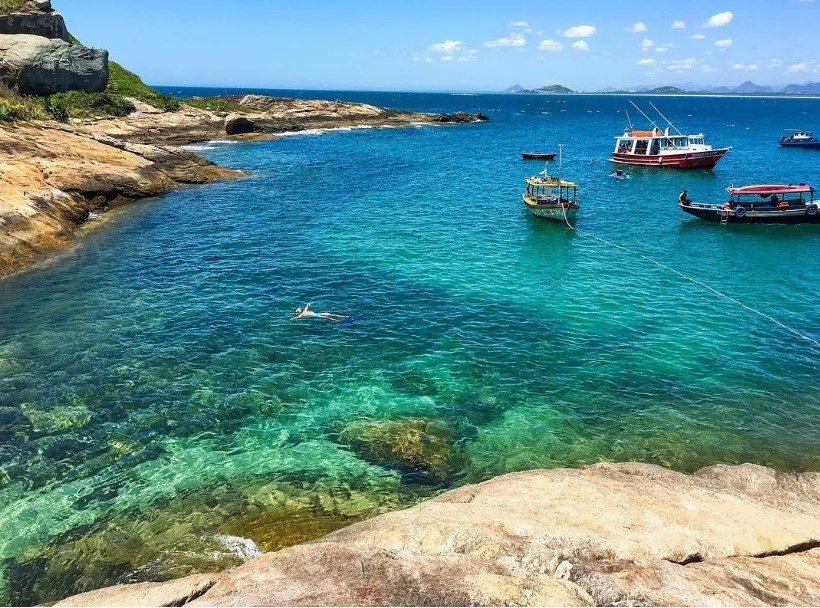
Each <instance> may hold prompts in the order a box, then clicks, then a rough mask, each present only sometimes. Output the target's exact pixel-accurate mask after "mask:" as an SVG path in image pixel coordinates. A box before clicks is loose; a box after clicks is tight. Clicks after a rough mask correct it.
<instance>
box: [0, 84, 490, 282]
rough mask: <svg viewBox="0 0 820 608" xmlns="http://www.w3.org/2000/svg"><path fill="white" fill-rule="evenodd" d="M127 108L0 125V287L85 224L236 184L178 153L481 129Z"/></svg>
mask: <svg viewBox="0 0 820 608" xmlns="http://www.w3.org/2000/svg"><path fill="white" fill-rule="evenodd" d="M132 101H133V103H134V105H135V106H136V107H137V111H136V112H134V113H133V114H131V115H130V116H127V117H123V118H111V119H87V120H72V121H71V123H70V124H61V123H58V122H54V121H25V122H17V123H0V277H2V276H4V275H8V274H10V273H12V272H15V271H18V270H21V269H24V268H27V267H29V266H30V265H31V264H33V263H35V262H36V261H37V260H39V259H41V258H42V257H43V255H44V254H46V253H48V252H52V251H55V250H58V249H60V248H62V247H64V246H66V245H67V244H68V243H70V242H72V241H73V240H74V239H75V238H76V237H77V235H78V228H79V227H80V226H82V225H83V224H84V223H85V222H86V221H87V220H88V219H89V217H93V216H92V215H91V214H94V213H100V212H102V211H105V210H106V209H108V208H110V207H112V206H114V205H118V204H122V203H124V202H128V201H134V200H138V199H142V198H146V197H151V196H157V195H160V194H162V193H163V192H165V191H167V190H169V189H171V188H175V187H178V186H180V185H185V184H204V183H208V182H212V181H215V180H221V179H231V178H236V177H241V176H242V175H244V173H243V172H242V171H239V170H233V169H228V168H224V167H219V166H216V165H215V164H214V163H212V162H210V161H208V160H206V159H204V158H202V157H200V156H198V155H196V154H194V153H192V152H190V151H186V150H183V149H181V148H180V147H179V146H183V145H186V144H192V143H196V142H201V141H207V140H212V139H225V138H229V139H236V140H259V139H273V138H276V137H277V134H278V133H282V132H285V131H300V130H305V129H318V128H338V127H346V126H360V125H366V126H374V127H375V126H400V125H407V124H410V123H415V122H425V123H434V122H475V121H482V120H486V117H485V116H483V115H470V114H464V113H457V114H453V115H432V114H422V113H417V112H405V111H400V110H386V109H383V108H377V107H375V106H371V105H367V104H355V103H343V102H330V101H322V100H297V99H280V98H270V97H263V96H245V97H243V98H242V99H240V100H239V101H240V102H242V107H243V109H246V111H243V112H225V111H209V110H204V109H199V108H196V107H192V106H189V105H183V106H182V107H181V108H180V109H179V110H177V111H174V112H163V111H160V110H157V109H155V108H153V107H151V106H149V105H147V104H145V103H141V102H139V101H138V100H132ZM225 101H228V100H226V99H225V98H219V99H214V104H215V105H217V104H219V103H220V102H222V103H224V102H225ZM237 125H239V128H236V127H237ZM229 133H231V134H230V135H229Z"/></svg>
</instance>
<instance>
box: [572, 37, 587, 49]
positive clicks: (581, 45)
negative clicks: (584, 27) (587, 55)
mask: <svg viewBox="0 0 820 608" xmlns="http://www.w3.org/2000/svg"><path fill="white" fill-rule="evenodd" d="M572 48H574V49H575V50H576V51H588V50H589V45H588V44H587V43H586V40H579V41H577V42H573V43H572Z"/></svg>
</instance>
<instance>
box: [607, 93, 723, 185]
mask: <svg viewBox="0 0 820 608" xmlns="http://www.w3.org/2000/svg"><path fill="white" fill-rule="evenodd" d="M632 105H633V106H635V108H637V110H638V112H640V113H641V115H642V116H644V117H645V118H646V119H647V120H648V121H649V122H650V123H651V125H652V129H649V130H638V129H635V128H633V127H632V124H631V120H630V125H629V127H627V129H626V130H625V131H624V134H623V135H621V136H620V137H616V138H615V149H614V150H613V151H612V156H611V157H610V159H609V160H610V161H611V162H613V163H616V164H620V165H633V166H641V167H664V168H671V169H711V168H713V167H714V166H715V165H716V164H717V163H718V161H719V160H720V159H721V158H723V155H724V154H726V153H727V152H728V151H729V150H730V148H713V147H712V146H711V145H709V144H707V143H706V142H705V140H704V136H703V133H698V134H695V135H684V134H683V133H681V132H680V131H678V129H677V128H675V125H673V124H672V123H671V122H669V120H668V119H667V118H666V117H665V116H664V115H663V114H661V113H660V111H659V110H658V109H657V108H656V107H655V106H654V105H653V104H652V103H651V102H650V104H649V105H651V106H652V108H653V109H654V110H655V111H656V112H658V114H659V115H660V116H661V118H662V119H663V120H665V121H666V122H667V123H668V126H667V127H666V128H665V129H664V130H661V128H660V127H659V126H658V125H657V124H656V123H655V122H654V121H653V120H652V119H651V118H649V117H648V116H647V115H646V114H644V112H643V111H642V110H641V109H640V108H638V106H636V105H635V104H634V103H633V104H632ZM628 118H629V114H628V113H627V119H628Z"/></svg>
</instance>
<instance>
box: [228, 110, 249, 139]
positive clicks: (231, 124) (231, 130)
mask: <svg viewBox="0 0 820 608" xmlns="http://www.w3.org/2000/svg"><path fill="white" fill-rule="evenodd" d="M253 131H254V122H253V121H252V120H250V119H249V118H246V117H244V116H240V115H238V114H231V115H229V116H228V117H227V118H226V119H225V133H226V134H227V135H242V134H244V133H253Z"/></svg>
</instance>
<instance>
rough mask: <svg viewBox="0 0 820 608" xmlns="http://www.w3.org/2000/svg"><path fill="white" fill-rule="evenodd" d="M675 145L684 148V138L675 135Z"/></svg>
mask: <svg viewBox="0 0 820 608" xmlns="http://www.w3.org/2000/svg"><path fill="white" fill-rule="evenodd" d="M675 146H677V147H678V148H685V147H686V138H685V137H676V138H675Z"/></svg>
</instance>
